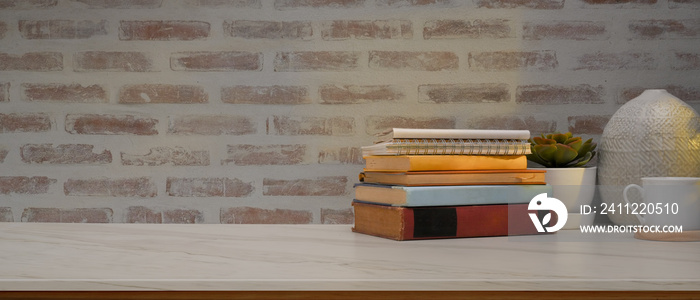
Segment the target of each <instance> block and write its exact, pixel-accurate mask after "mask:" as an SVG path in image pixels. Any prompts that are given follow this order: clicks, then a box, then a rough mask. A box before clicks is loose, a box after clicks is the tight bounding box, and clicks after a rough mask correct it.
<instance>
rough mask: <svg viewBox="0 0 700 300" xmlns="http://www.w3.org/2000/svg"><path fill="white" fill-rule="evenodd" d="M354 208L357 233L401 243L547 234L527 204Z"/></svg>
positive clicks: (357, 204) (364, 205) (359, 205)
mask: <svg viewBox="0 0 700 300" xmlns="http://www.w3.org/2000/svg"><path fill="white" fill-rule="evenodd" d="M353 207H354V209H355V226H354V227H353V229H352V230H353V231H354V232H358V233H363V234H368V235H373V236H379V237H383V238H389V239H393V240H399V241H401V240H420V239H437V238H467V237H491V236H509V235H528V234H545V233H539V232H537V228H536V227H535V225H534V224H533V223H532V220H531V219H530V216H529V215H528V213H529V212H528V204H527V203H523V204H493V205H465V206H429V207H400V206H389V205H378V204H371V203H364V202H359V201H354V202H353ZM538 213H539V214H542V213H546V212H544V211H538ZM539 216H540V219H541V215H539ZM551 221H552V222H553V223H552V224H554V223H555V222H556V221H557V220H556V217H554V218H552V220H551Z"/></svg>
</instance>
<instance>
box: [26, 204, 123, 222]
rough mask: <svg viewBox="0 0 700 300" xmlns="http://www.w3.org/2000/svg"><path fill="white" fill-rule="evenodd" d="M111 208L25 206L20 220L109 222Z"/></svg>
mask: <svg viewBox="0 0 700 300" xmlns="http://www.w3.org/2000/svg"><path fill="white" fill-rule="evenodd" d="M112 215H113V212H112V209H110V208H73V209H60V208H35V207H30V208H25V209H24V211H23V212H22V222H51V223H111V222H112Z"/></svg>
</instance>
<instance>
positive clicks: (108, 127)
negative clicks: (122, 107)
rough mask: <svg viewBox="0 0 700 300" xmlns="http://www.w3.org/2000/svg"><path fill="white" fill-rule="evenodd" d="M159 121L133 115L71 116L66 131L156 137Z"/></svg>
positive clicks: (68, 116)
mask: <svg viewBox="0 0 700 300" xmlns="http://www.w3.org/2000/svg"><path fill="white" fill-rule="evenodd" d="M156 124H158V120H156V119H151V118H143V117H136V116H132V115H98V114H69V115H67V116H66V131H67V132H68V133H72V134H101V135H117V134H127V135H156V134H158V130H156Z"/></svg>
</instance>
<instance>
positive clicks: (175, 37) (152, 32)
mask: <svg viewBox="0 0 700 300" xmlns="http://www.w3.org/2000/svg"><path fill="white" fill-rule="evenodd" d="M210 29H211V26H210V25H209V23H207V22H201V21H121V22H119V39H120V40H122V41H192V40H202V39H206V38H207V37H209V31H210Z"/></svg>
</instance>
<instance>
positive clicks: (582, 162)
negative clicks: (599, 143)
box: [571, 152, 595, 168]
mask: <svg viewBox="0 0 700 300" xmlns="http://www.w3.org/2000/svg"><path fill="white" fill-rule="evenodd" d="M593 155H595V152H587V153H586V155H584V156H583V158H582V159H581V160H579V161H578V162H577V163H575V164H573V165H572V166H571V167H572V168H578V167H583V166H584V165H586V164H587V163H588V162H589V161H591V158H593Z"/></svg>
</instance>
